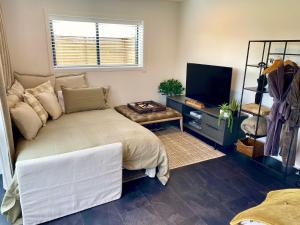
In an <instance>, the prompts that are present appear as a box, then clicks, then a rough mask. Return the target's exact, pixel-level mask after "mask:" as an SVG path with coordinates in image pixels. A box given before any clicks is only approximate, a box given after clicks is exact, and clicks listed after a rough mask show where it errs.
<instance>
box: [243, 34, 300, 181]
mask: <svg viewBox="0 0 300 225" xmlns="http://www.w3.org/2000/svg"><path fill="white" fill-rule="evenodd" d="M297 42H298V43H300V40H251V41H249V42H248V49H247V56H246V64H245V70H244V78H243V89H242V95H241V101H240V103H241V104H240V113H239V116H240V115H241V113H242V112H245V113H249V112H247V111H245V110H243V109H242V103H243V97H244V91H245V90H247V91H254V92H256V93H257V92H260V93H261V94H262V95H263V94H265V93H267V92H265V91H257V90H256V89H254V88H252V89H251V88H249V87H245V82H246V76H247V71H248V67H256V68H259V76H261V75H262V71H263V69H264V68H265V67H268V63H269V61H270V56H271V55H277V56H281V58H282V59H283V60H284V59H285V57H286V56H299V57H300V54H294V53H287V47H288V44H289V43H297ZM252 43H263V52H262V57H261V61H260V63H262V62H263V65H264V66H262V65H261V64H260V63H259V64H260V65H250V64H248V60H249V52H250V50H251V44H252ZM272 43H283V44H284V51H283V52H282V53H281V52H280V53H276V52H270V51H271V46H272ZM266 47H267V49H268V50H267V53H266ZM265 56H267V58H266V59H265ZM264 59H265V61H264ZM261 104H262V101H260V103H259V108H258V114H255V115H256V116H257V121H256V130H255V135H254V136H251V137H252V138H254V148H255V143H256V140H257V139H258V138H259V137H258V136H257V130H258V123H259V118H260V117H261V115H260V112H261ZM291 144H292V143H291ZM290 149H291V148H290ZM254 150H255V149H254ZM289 158H290V150H289V152H288V159H287V160H288V162H289ZM259 163H260V162H259ZM260 164H262V165H263V166H265V167H267V166H266V165H264V164H265V157H264V158H263V161H262V162H261V163H260ZM287 170H288V167H287V166H286V167H285V171H284V174H283V175H284V177H287V176H288V171H287ZM281 174H282V173H281Z"/></svg>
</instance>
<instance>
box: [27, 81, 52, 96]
mask: <svg viewBox="0 0 300 225" xmlns="http://www.w3.org/2000/svg"><path fill="white" fill-rule="evenodd" d="M26 92H28V93H30V94H32V95H34V96H37V95H38V94H40V93H42V92H49V93H54V89H53V87H52V85H51V83H50V81H46V82H45V83H42V84H40V85H39V86H37V87H34V88H30V89H26Z"/></svg>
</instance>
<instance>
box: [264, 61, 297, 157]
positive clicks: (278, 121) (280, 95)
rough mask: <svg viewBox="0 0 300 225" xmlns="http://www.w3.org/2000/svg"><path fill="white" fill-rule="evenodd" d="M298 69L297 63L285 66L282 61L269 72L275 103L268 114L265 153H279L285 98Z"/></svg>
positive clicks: (271, 91)
mask: <svg viewBox="0 0 300 225" xmlns="http://www.w3.org/2000/svg"><path fill="white" fill-rule="evenodd" d="M297 70H298V67H297V66H296V64H295V67H293V66H291V65H287V66H284V63H283V62H282V61H281V62H279V63H278V65H277V66H276V69H274V70H272V71H271V72H270V73H269V74H268V84H269V92H270V95H271V97H273V105H272V108H271V112H270V114H269V116H268V129H267V139H266V144H265V155H278V153H279V141H280V133H281V129H282V125H283V123H284V121H285V120H284V116H283V112H284V111H285V107H286V101H285V100H286V97H287V94H288V92H289V89H290V85H291V83H292V80H293V77H294V75H295V73H296V71H297Z"/></svg>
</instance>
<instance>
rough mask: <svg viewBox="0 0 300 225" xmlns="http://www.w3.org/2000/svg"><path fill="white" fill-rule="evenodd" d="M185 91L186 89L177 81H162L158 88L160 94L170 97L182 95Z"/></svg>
mask: <svg viewBox="0 0 300 225" xmlns="http://www.w3.org/2000/svg"><path fill="white" fill-rule="evenodd" d="M183 91H184V87H183V85H182V83H181V82H180V81H179V80H176V79H169V80H165V81H162V82H161V83H160V84H159V87H158V92H159V93H161V94H162V95H168V96H174V95H182V93H183Z"/></svg>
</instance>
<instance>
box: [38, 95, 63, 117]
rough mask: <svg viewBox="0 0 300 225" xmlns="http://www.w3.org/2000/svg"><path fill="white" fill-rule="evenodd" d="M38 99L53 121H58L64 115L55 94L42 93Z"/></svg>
mask: <svg viewBox="0 0 300 225" xmlns="http://www.w3.org/2000/svg"><path fill="white" fill-rule="evenodd" d="M36 97H37V99H38V100H39V102H40V103H41V104H42V106H43V107H44V109H45V110H46V111H47V112H48V113H49V115H50V116H51V117H52V119H53V120H56V119H58V118H59V117H60V116H61V115H62V109H61V107H60V105H59V103H58V100H57V97H56V95H55V94H54V93H50V92H41V93H39V94H38V95H36Z"/></svg>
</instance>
